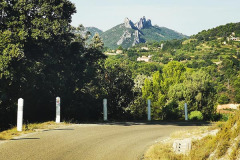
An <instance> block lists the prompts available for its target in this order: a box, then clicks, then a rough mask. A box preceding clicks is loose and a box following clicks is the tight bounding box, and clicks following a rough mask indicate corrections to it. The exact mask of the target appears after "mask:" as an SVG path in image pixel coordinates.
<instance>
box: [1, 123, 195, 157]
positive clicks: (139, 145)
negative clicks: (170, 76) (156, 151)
mask: <svg viewBox="0 0 240 160" xmlns="http://www.w3.org/2000/svg"><path fill="white" fill-rule="evenodd" d="M194 127H196V125H195V124H191V123H158V124H152V123H151V124H147V123H130V122H128V123H114V124H111V123H108V124H83V125H81V124H79V125H73V126H69V127H67V128H62V129H53V130H45V131H43V132H37V133H33V134H29V135H27V136H24V137H22V138H16V139H13V140H10V141H7V142H4V143H1V141H0V160H5V159H6V160H134V159H141V157H142V155H143V154H144V151H146V149H147V148H148V147H149V146H150V145H152V144H154V143H155V142H156V141H157V140H160V139H162V138H166V137H168V136H169V135H170V134H171V133H172V132H174V131H178V130H182V129H190V128H194Z"/></svg>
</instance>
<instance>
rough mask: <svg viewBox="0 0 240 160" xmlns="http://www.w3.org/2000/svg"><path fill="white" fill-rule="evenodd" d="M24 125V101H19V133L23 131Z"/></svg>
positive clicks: (20, 99)
mask: <svg viewBox="0 0 240 160" xmlns="http://www.w3.org/2000/svg"><path fill="white" fill-rule="evenodd" d="M22 125H23V99H22V98H19V99H18V112H17V131H22Z"/></svg>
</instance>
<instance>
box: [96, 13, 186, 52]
mask: <svg viewBox="0 0 240 160" xmlns="http://www.w3.org/2000/svg"><path fill="white" fill-rule="evenodd" d="M100 37H101V38H102V40H103V42H104V44H105V46H106V47H108V48H112V49H115V48H117V47H118V46H120V45H121V46H122V47H123V48H129V47H132V46H135V45H136V44H139V43H145V42H147V41H162V40H171V39H183V38H187V37H188V36H186V35H183V34H181V33H178V32H176V31H174V30H171V29H168V28H166V27H159V26H157V25H154V26H153V25H152V22H151V20H150V19H146V18H145V16H143V17H142V18H140V20H139V21H138V22H136V23H133V22H132V21H131V20H130V19H128V18H125V19H124V23H121V24H119V25H116V26H114V27H113V28H111V29H109V30H107V31H105V32H102V33H101V34H100Z"/></svg>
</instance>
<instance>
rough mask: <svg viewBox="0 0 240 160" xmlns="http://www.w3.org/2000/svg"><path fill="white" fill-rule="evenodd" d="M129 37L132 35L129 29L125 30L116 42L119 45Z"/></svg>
mask: <svg viewBox="0 0 240 160" xmlns="http://www.w3.org/2000/svg"><path fill="white" fill-rule="evenodd" d="M131 37H132V34H131V33H130V32H129V31H125V32H124V33H123V35H122V36H121V38H120V40H119V41H118V42H117V45H121V44H122V43H123V42H124V41H125V40H126V39H128V38H131Z"/></svg>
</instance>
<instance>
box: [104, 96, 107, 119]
mask: <svg viewBox="0 0 240 160" xmlns="http://www.w3.org/2000/svg"><path fill="white" fill-rule="evenodd" d="M103 120H104V121H107V99H103Z"/></svg>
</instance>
